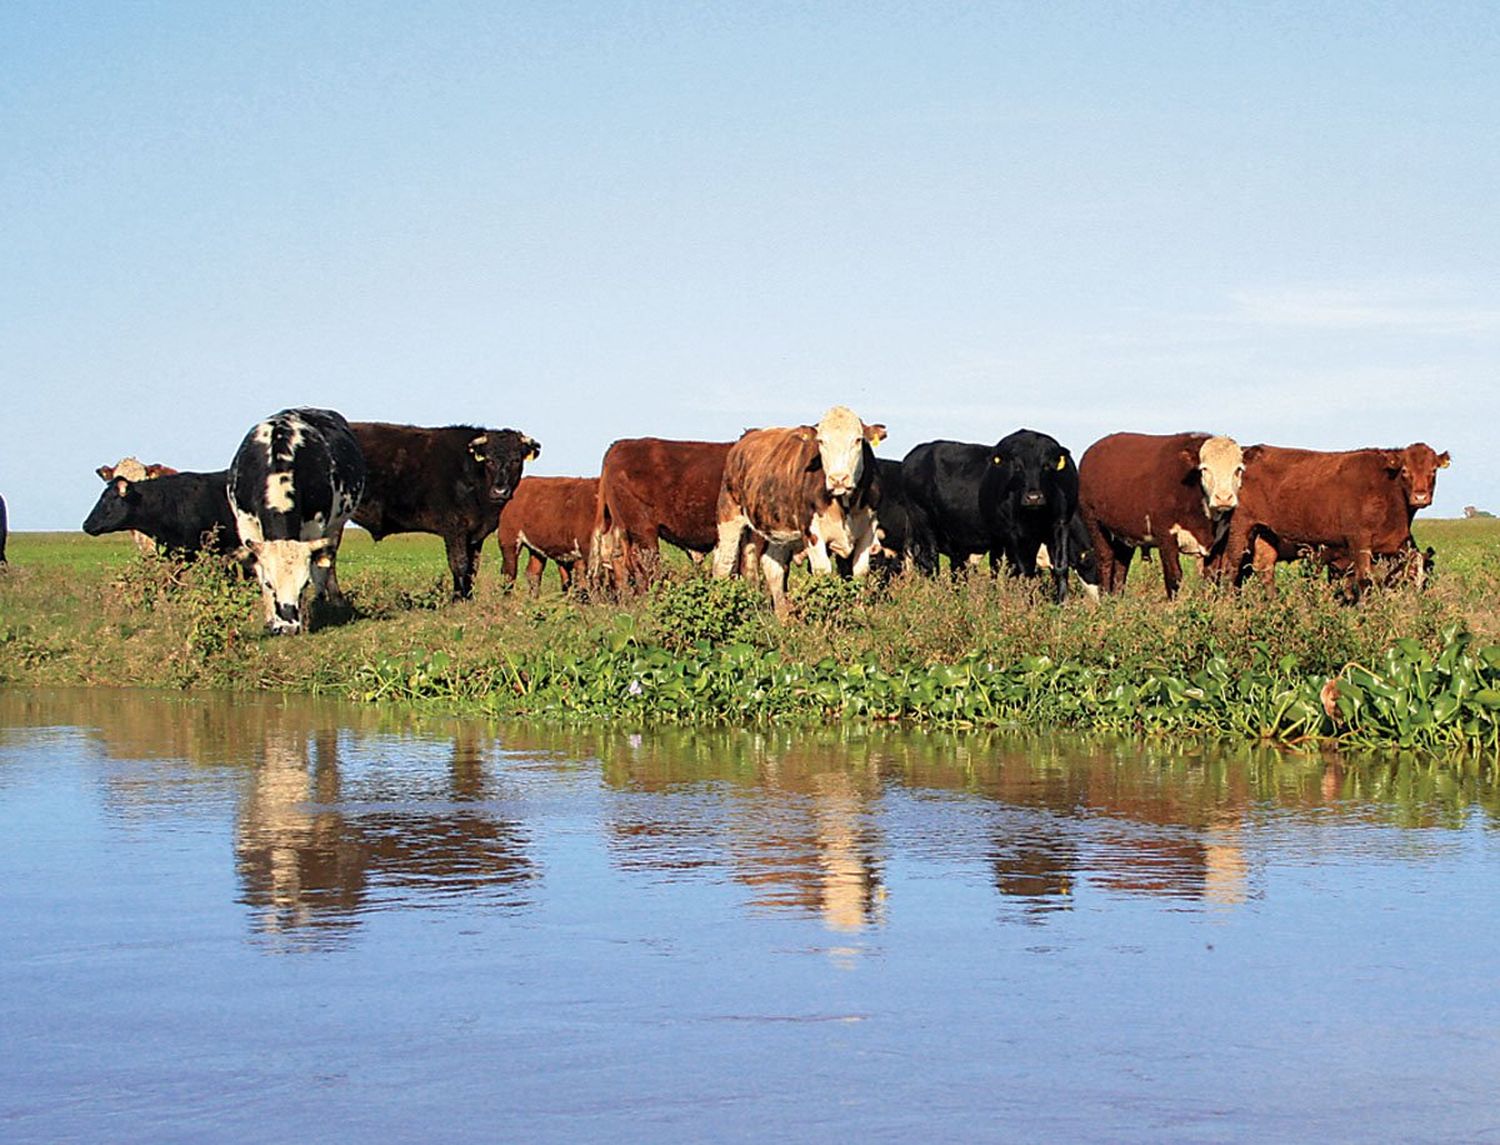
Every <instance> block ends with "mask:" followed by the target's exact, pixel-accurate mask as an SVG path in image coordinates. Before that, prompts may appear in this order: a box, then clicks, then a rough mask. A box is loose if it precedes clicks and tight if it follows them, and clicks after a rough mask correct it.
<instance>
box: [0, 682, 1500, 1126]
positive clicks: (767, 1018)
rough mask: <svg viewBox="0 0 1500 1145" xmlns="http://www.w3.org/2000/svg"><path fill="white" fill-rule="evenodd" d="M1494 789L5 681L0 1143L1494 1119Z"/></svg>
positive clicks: (1372, 776) (984, 742) (1439, 778)
mask: <svg viewBox="0 0 1500 1145" xmlns="http://www.w3.org/2000/svg"><path fill="white" fill-rule="evenodd" d="M1497 808H1500V791H1497V788H1496V786H1495V785H1494V783H1493V782H1492V781H1491V780H1490V779H1488V778H1486V777H1483V776H1480V775H1478V774H1475V773H1466V772H1462V771H1457V772H1445V771H1441V770H1433V769H1431V768H1427V767H1423V766H1419V765H1417V764H1414V763H1412V762H1411V761H1401V760H1390V761H1373V762H1363V763H1358V764H1355V763H1340V762H1338V761H1335V760H1329V759H1322V758H1318V757H1311V758H1309V757H1306V756H1293V757H1283V756H1280V755H1277V754H1275V753H1271V752H1264V751H1253V750H1248V749H1246V750H1242V751H1239V752H1230V753H1228V754H1220V753H1207V754H1205V753H1204V752H1202V751H1200V750H1188V749H1174V748H1171V747H1141V746H1138V745H1120V744H1105V745H1100V744H1096V743H1081V742H1078V741H1066V740H1050V739H1041V738H1018V737H1014V736H1011V737H1006V736H993V735H974V736H967V737H966V736H955V735H925V736H924V735H917V734H912V733H899V732H891V733H852V732H839V731H836V730H832V731H829V732H827V733H826V734H821V735H820V734H806V733H801V734H790V733H788V734H781V733H776V732H771V733H767V732H713V733H698V734H692V733H684V732H666V733H652V734H641V735H635V734H629V733H627V732H623V731H613V730H601V731H598V732H592V733H576V732H558V731H551V730H544V729H537V728H524V727H510V726H491V725H480V724H463V723H456V722H455V723H444V722H433V721H427V722H420V721H410V720H408V721H406V722H403V721H402V720H401V719H400V718H399V717H393V716H390V715H386V716H381V715H377V714H372V713H371V712H368V711H365V710H360V709H352V708H343V707H339V706H335V705H323V704H316V703H310V702H302V701H280V700H264V699H244V698H219V697H212V698H205V697H201V696H191V697H188V696H163V695H154V694H139V693H132V692H128V691H108V690H94V691H79V692H50V693H49V692H23V691H14V690H10V691H7V690H0V920H3V925H0V1028H3V1030H4V1041H5V1046H6V1054H5V1058H6V1067H5V1069H4V1070H3V1071H0V1139H3V1140H5V1141H7V1142H23V1141H24V1142H31V1141H36V1142H56V1141H88V1142H98V1141H110V1142H127V1141H139V1142H153V1143H161V1142H177V1141H181V1142H189V1141H191V1142H203V1141H252V1140H253V1141H266V1142H275V1141H290V1140H293V1139H296V1140H307V1139H311V1140H318V1141H357V1142H361V1143H368V1142H375V1141H379V1142H389V1141H433V1140H441V1141H485V1142H488V1141H516V1142H538V1141H558V1142H561V1141H569V1142H572V1141H579V1140H591V1141H651V1142H660V1141H720V1140H724V1141H733V1140H748V1141H760V1140H767V1139H783V1140H793V1141H800V1140H814V1139H816V1140H836V1141H837V1140H860V1141H863V1140H889V1141H907V1140H923V1141H975V1140H999V1141H1040V1140H1066V1141H1152V1142H1155V1141H1162V1140H1191V1141H1257V1142H1258V1141H1267V1140H1280V1141H1306V1140H1311V1139H1332V1140H1356V1139H1357V1140H1371V1139H1380V1140H1401V1141H1426V1140H1432V1141H1437V1140H1443V1141H1447V1140H1464V1141H1471V1140H1500V1103H1497V1101H1496V1099H1495V1079H1496V1077H1500V990H1497V985H1496V979H1497V976H1496V973H1495V970H1494V965H1493V950H1494V946H1495V941H1494V934H1495V921H1494V920H1495V918H1496V909H1495V908H1496V906H1497V904H1500V845H1497V844H1500V833H1497V830H1496V825H1497V820H1496V812H1497Z"/></svg>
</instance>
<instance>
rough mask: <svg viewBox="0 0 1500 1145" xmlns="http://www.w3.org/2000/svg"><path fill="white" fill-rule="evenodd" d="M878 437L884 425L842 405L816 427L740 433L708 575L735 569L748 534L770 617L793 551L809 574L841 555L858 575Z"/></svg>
mask: <svg viewBox="0 0 1500 1145" xmlns="http://www.w3.org/2000/svg"><path fill="white" fill-rule="evenodd" d="M884 437H885V426H883V425H875V426H871V425H865V424H864V423H863V422H862V421H861V420H860V419H859V417H858V415H856V414H855V413H854V411H853V410H850V409H847V408H845V407H844V406H835V407H834V408H833V409H831V410H829V411H828V413H826V414H825V415H824V416H823V419H822V420H821V421H819V422H818V424H817V425H816V426H811V425H803V426H796V427H792V428H777V429H752V430H750V431H748V432H747V433H746V434H745V435H744V436H743V437H741V438H740V439H739V441H737V442H735V443H734V445H733V446H732V447H731V448H730V450H729V454H728V456H727V457H726V459H725V462H724V483H723V485H722V487H721V488H720V491H719V505H718V543H717V545H716V546H715V548H714V564H713V572H714V576H716V577H727V576H729V575H730V574H731V573H732V572H733V571H734V570H735V568H736V566H737V565H738V564H739V563H740V560H741V556H742V546H743V544H744V542H745V536H746V533H747V532H748V533H749V534H750V537H751V543H752V544H753V545H754V546H756V547H758V548H760V549H761V571H762V573H763V574H764V575H765V578H766V585H767V587H768V588H769V589H770V591H771V602H772V604H773V606H774V607H775V609H776V615H777V616H780V617H783V618H784V617H785V616H786V615H787V614H788V612H789V611H790V610H789V606H788V604H787V599H786V584H787V569H788V566H789V565H790V563H791V559H792V557H793V556H794V555H796V554H797V553H798V552H802V551H804V550H805V551H806V553H807V558H808V564H809V566H810V567H811V568H812V571H813V572H815V573H828V572H832V571H833V559H832V558H833V557H841V558H847V559H848V560H849V562H850V570H851V573H852V575H853V576H855V577H863V576H864V575H865V574H866V573H867V572H868V571H869V567H870V555H871V552H872V551H873V549H874V547H875V544H876V537H875V529H876V521H875V511H874V508H873V506H872V504H871V500H870V487H871V485H872V483H873V482H874V481H875V457H874V455H873V453H872V452H871V446H872V445H875V444H878V443H879V442H880V441H881V440H882V439H883V438H884ZM830 554H832V555H830Z"/></svg>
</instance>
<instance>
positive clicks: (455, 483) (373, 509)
mask: <svg viewBox="0 0 1500 1145" xmlns="http://www.w3.org/2000/svg"><path fill="white" fill-rule="evenodd" d="M350 429H352V430H353V431H354V437H355V440H356V441H358V442H359V448H360V450H361V451H362V452H363V453H364V456H365V462H366V464H367V465H368V466H369V477H368V480H367V483H366V485H365V492H364V497H363V499H362V500H361V501H360V502H359V507H358V508H357V509H356V510H355V513H354V521H355V523H356V524H359V525H362V526H364V528H365V529H367V530H369V533H370V536H371V537H373V538H374V539H375V540H377V541H378V540H380V539H381V538H382V537H385V536H388V535H389V534H391V533H435V534H437V535H438V536H439V537H442V538H443V542H444V544H445V546H446V548H447V551H448V568H449V571H451V572H452V574H453V599H454V600H464V599H467V598H468V597H469V596H471V595H472V594H473V591H474V573H475V570H476V569H477V568H478V567H479V552H480V548H481V546H482V545H483V544H484V540H485V538H486V537H488V536H489V535H490V534H491V533H493V532H494V531H495V529H496V527H497V526H498V525H499V523H500V512H501V510H503V509H504V508H505V505H506V502H508V501H509V500H510V498H511V495H512V494H513V493H514V492H515V489H516V485H517V484H519V482H520V480H521V466H522V465H523V464H524V463H525V462H527V461H530V460H531V459H532V458H534V457H536V456H538V455H539V454H540V453H541V451H542V447H541V444H540V443H539V442H537V441H535V440H533V439H532V438H530V437H527V436H526V435H525V434H524V433H520V432H518V431H517V430H514V429H480V428H479V427H478V426H472V425H450V426H442V427H436V426H421V425H394V424H391V423H389V422H380V421H356V422H351V423H350Z"/></svg>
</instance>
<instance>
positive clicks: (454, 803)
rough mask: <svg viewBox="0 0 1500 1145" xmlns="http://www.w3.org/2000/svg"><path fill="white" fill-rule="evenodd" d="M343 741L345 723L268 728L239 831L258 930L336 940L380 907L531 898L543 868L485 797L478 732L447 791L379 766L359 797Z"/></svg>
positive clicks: (458, 757) (240, 865) (238, 851)
mask: <svg viewBox="0 0 1500 1145" xmlns="http://www.w3.org/2000/svg"><path fill="white" fill-rule="evenodd" d="M340 745H341V740H340V733H339V732H337V731H319V732H316V733H314V734H312V735H307V734H297V733H281V732H275V731H269V732H268V733H267V735H266V737H265V740H264V753H263V757H262V759H261V761H260V762H259V764H258V765H257V766H256V767H255V770H254V772H253V775H252V782H251V787H250V791H249V794H248V796H247V798H246V799H245V801H244V803H243V805H242V811H241V815H240V819H239V822H238V824H237V830H236V840H235V857H236V866H237V869H238V872H239V876H240V879H241V883H242V887H243V900H242V901H243V902H244V903H245V904H246V905H248V906H249V907H251V908H252V910H253V911H254V912H255V913H254V925H255V928H256V930H258V931H259V932H261V933H263V934H267V935H290V934H294V933H297V932H300V931H307V932H308V933H309V934H312V935H316V936H317V937H318V939H320V940H326V939H327V938H328V937H329V936H331V935H338V934H340V933H342V932H345V931H347V930H349V929H350V928H352V927H353V926H354V925H356V923H357V922H358V920H359V918H360V916H361V913H362V912H363V911H365V910H368V909H371V908H373V907H376V906H385V905H398V904H399V905H402V906H422V905H431V904H432V903H433V902H437V901H442V900H444V899H446V898H449V897H454V896H460V895H462V896H473V895H475V894H481V895H488V896H490V897H491V898H492V899H493V900H494V901H495V902H497V903H499V904H501V905H506V906H518V905H524V904H525V903H526V902H527V901H528V898H527V894H526V889H527V887H528V886H529V884H530V883H531V882H532V881H533V880H534V879H535V878H536V874H537V871H536V866H535V863H534V862H533V861H532V859H531V858H530V857H529V856H528V855H527V853H526V848H527V846H528V839H527V837H526V834H525V832H524V831H523V830H522V828H521V827H520V825H519V824H517V823H515V822H512V821H509V820H506V819H503V818H498V817H496V816H495V815H494V814H492V813H491V812H490V811H489V810H487V809H485V808H484V806H483V805H482V804H481V803H479V802H477V800H478V798H479V796H480V794H481V792H482V779H481V778H480V773H481V772H482V750H481V749H480V748H479V747H478V746H477V744H476V743H475V742H474V741H473V740H466V739H465V738H463V737H460V738H459V739H456V740H455V741H454V745H453V761H452V764H451V767H450V770H449V790H448V792H446V798H445V799H442V798H439V799H434V797H433V793H431V792H427V791H423V792H417V793H414V792H412V791H411V790H410V789H409V787H408V786H407V785H406V784H405V783H404V781H403V779H402V778H401V777H400V776H396V777H393V778H388V779H387V778H383V777H382V776H381V775H380V774H379V773H376V774H374V775H372V776H362V777H361V780H360V783H359V799H358V802H353V801H351V798H350V793H349V791H348V790H347V788H348V787H349V784H348V782H347V781H346V780H345V779H344V777H343V776H342V775H341V769H340ZM362 807H372V808H374V809H372V810H368V811H366V810H361V808H362Z"/></svg>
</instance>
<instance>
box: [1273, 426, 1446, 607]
mask: <svg viewBox="0 0 1500 1145" xmlns="http://www.w3.org/2000/svg"><path fill="white" fill-rule="evenodd" d="M1399 454H1400V457H1401V469H1400V473H1399V475H1398V480H1399V482H1400V485H1401V492H1402V495H1403V496H1404V498H1405V500H1406V525H1407V535H1406V540H1405V541H1404V542H1403V543H1402V545H1401V547H1400V549H1399V551H1397V552H1395V553H1385V552H1377V553H1375V554H1374V555H1373V557H1372V560H1373V563H1374V564H1378V565H1381V566H1383V568H1384V572H1383V574H1382V575H1381V577H1380V578H1379V579H1380V581H1381V583H1382V584H1384V585H1386V586H1393V585H1395V584H1398V583H1399V582H1401V581H1403V580H1406V581H1410V582H1411V583H1412V584H1415V585H1416V586H1417V587H1418V588H1421V587H1422V586H1423V585H1424V584H1426V581H1427V576H1428V574H1429V573H1430V572H1431V571H1432V566H1433V561H1434V558H1435V554H1434V553H1433V551H1432V550H1431V549H1430V548H1429V549H1427V550H1425V551H1423V550H1420V549H1418V548H1417V542H1416V540H1415V539H1414V538H1413V537H1412V535H1411V522H1412V520H1413V519H1414V518H1415V517H1416V515H1417V510H1419V509H1425V508H1426V507H1427V506H1429V505H1431V504H1432V498H1433V494H1434V493H1435V492H1436V490H1437V471H1438V470H1439V469H1446V468H1448V464H1449V457H1448V454H1447V452H1446V451H1445V452H1443V453H1438V452H1437V451H1436V450H1435V449H1433V448H1432V446H1430V445H1428V444H1427V443H1426V442H1423V441H1418V442H1415V443H1413V444H1411V445H1408V446H1407V447H1406V448H1405V449H1402V450H1400V451H1399ZM1308 556H1311V557H1313V558H1314V559H1315V560H1317V562H1318V563H1319V564H1321V565H1322V566H1323V567H1324V568H1326V569H1327V570H1328V576H1329V577H1330V578H1331V579H1333V578H1339V579H1345V580H1347V579H1348V578H1349V577H1350V575H1351V574H1352V573H1353V572H1354V559H1353V557H1352V556H1351V555H1350V553H1349V550H1348V549H1345V548H1342V547H1340V546H1337V545H1316V546H1315V545H1309V544H1305V543H1299V542H1295V541H1289V540H1285V539H1281V540H1277V541H1275V542H1273V540H1272V538H1271V537H1270V535H1268V534H1267V533H1266V532H1260V533H1257V534H1256V536H1255V538H1254V539H1253V541H1252V550H1251V554H1250V557H1251V566H1252V567H1253V568H1254V570H1255V571H1256V572H1257V573H1258V574H1259V575H1260V577H1261V579H1262V580H1263V581H1269V580H1270V579H1272V578H1274V576H1275V571H1274V570H1275V566H1276V565H1277V563H1279V562H1281V561H1294V560H1300V559H1302V558H1303V557H1308ZM1355 595H1356V596H1357V595H1358V590H1357V588H1356V591H1355Z"/></svg>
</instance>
